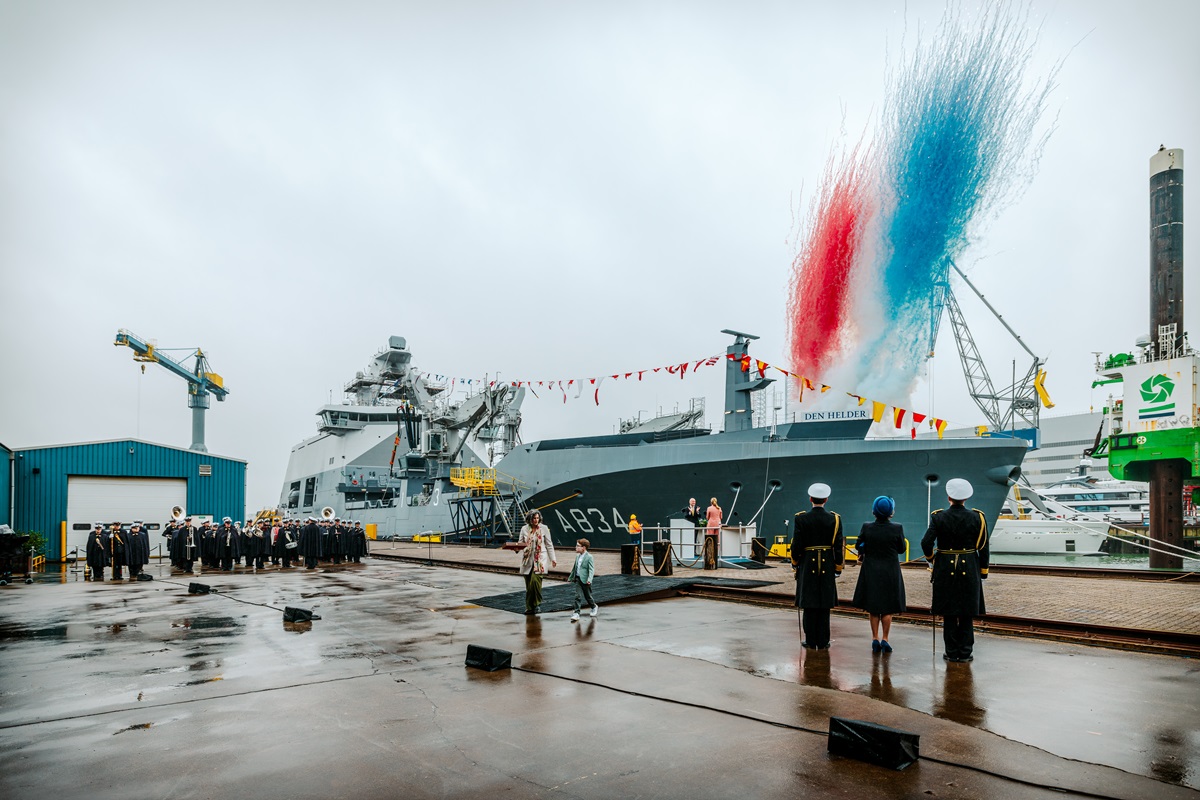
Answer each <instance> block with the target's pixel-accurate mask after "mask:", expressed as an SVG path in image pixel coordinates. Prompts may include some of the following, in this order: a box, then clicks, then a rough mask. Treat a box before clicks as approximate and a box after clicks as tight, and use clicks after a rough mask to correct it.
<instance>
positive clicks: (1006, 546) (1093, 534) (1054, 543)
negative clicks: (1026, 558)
mask: <svg viewBox="0 0 1200 800" xmlns="http://www.w3.org/2000/svg"><path fill="white" fill-rule="evenodd" d="M1108 527H1109V525H1108V523H1107V522H1075V521H1062V520H1017V519H1002V520H999V521H998V522H997V523H996V524H995V526H994V527H993V530H992V542H991V548H992V553H994V554H995V553H999V554H1012V555H1066V554H1073V555H1083V556H1098V555H1103V554H1104V543H1105V542H1106V541H1107V540H1108V535H1107V534H1108Z"/></svg>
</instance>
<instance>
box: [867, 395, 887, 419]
mask: <svg viewBox="0 0 1200 800" xmlns="http://www.w3.org/2000/svg"><path fill="white" fill-rule="evenodd" d="M886 408H887V403H879V402H876V401H875V400H872V401H871V419H873V420H875V421H876V422H879V421H880V420H882V419H883V411H884V409H886Z"/></svg>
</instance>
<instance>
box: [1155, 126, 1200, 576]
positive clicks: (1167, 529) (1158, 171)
mask: <svg viewBox="0 0 1200 800" xmlns="http://www.w3.org/2000/svg"><path fill="white" fill-rule="evenodd" d="M1183 334H1184V331H1183V151H1182V150H1178V149H1176V150H1168V149H1166V148H1165V147H1159V149H1158V152H1157V153H1155V154H1154V155H1153V156H1151V157H1150V337H1151V340H1152V342H1153V345H1152V346H1153V348H1154V358H1155V359H1156V360H1158V359H1165V358H1174V357H1175V356H1178V355H1182V353H1183V345H1184V338H1183ZM1149 467H1150V536H1151V538H1152V539H1153V540H1154V541H1158V542H1163V543H1166V544H1171V545H1174V546H1175V547H1179V546H1181V545H1182V544H1183V484H1184V481H1185V480H1186V479H1187V478H1188V477H1189V476H1190V475H1191V470H1190V469H1189V465H1188V464H1187V463H1186V462H1181V461H1179V460H1178V459H1176V460H1170V461H1165V460H1164V461H1153V462H1151V463H1150V464H1149ZM1150 566H1151V567H1152V568H1156V567H1157V568H1165V569H1182V568H1183V559H1181V558H1180V557H1179V556H1174V555H1166V554H1165V553H1163V552H1162V551H1161V549H1156V550H1155V551H1152V552H1151V553H1150Z"/></svg>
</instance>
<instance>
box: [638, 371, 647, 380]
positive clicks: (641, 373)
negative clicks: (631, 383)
mask: <svg viewBox="0 0 1200 800" xmlns="http://www.w3.org/2000/svg"><path fill="white" fill-rule="evenodd" d="M645 374H646V370H644V369H639V370H638V380H639V381H640V380H641V379H642V376H643V375H645Z"/></svg>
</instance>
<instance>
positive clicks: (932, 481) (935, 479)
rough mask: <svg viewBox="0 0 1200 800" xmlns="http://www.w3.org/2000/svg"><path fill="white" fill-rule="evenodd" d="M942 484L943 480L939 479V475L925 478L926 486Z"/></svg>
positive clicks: (930, 475)
mask: <svg viewBox="0 0 1200 800" xmlns="http://www.w3.org/2000/svg"><path fill="white" fill-rule="evenodd" d="M940 482H941V479H940V478H938V476H937V475H933V474H929V475H926V476H925V485H926V486H937V485H938V484H939V483H940Z"/></svg>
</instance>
